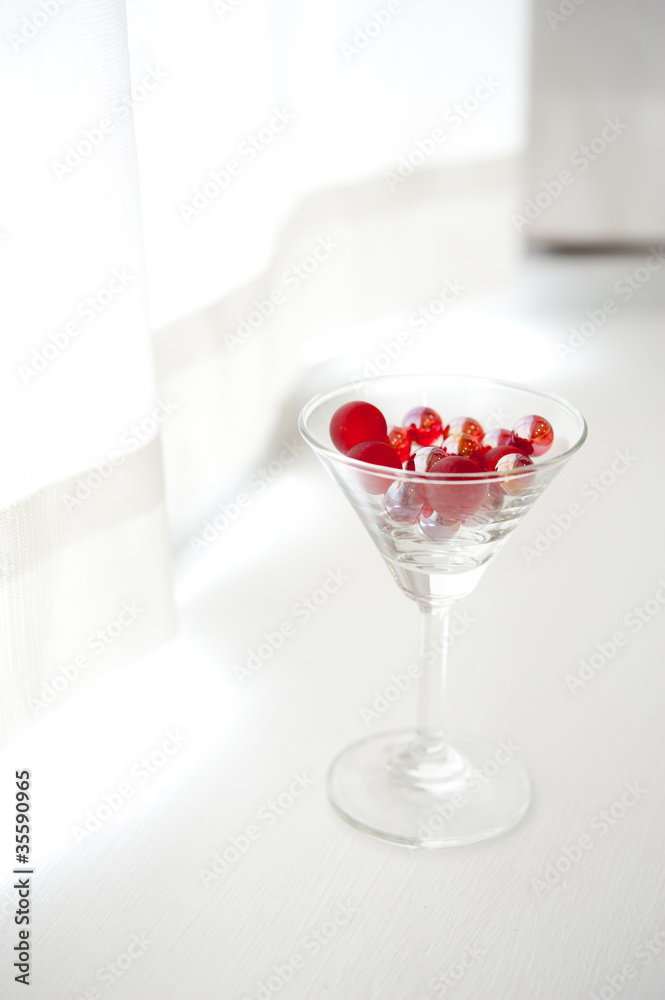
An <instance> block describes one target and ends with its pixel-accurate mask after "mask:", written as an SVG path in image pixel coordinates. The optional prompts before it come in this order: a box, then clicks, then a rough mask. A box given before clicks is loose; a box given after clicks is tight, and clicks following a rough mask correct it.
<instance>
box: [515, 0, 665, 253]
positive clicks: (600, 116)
mask: <svg viewBox="0 0 665 1000" xmlns="http://www.w3.org/2000/svg"><path fill="white" fill-rule="evenodd" d="M533 21H534V23H533V56H532V58H533V65H532V77H533V79H532V108H531V135H532V143H531V151H530V156H529V159H528V162H527V176H526V184H525V192H524V203H523V205H525V204H526V202H527V200H529V199H530V200H532V201H534V202H535V201H537V204H536V206H535V210H534V209H533V208H532V209H531V210H530V214H531V215H532V216H534V218H532V219H528V220H527V222H526V224H524V225H523V226H522V232H524V233H525V235H527V236H528V237H529V238H530V239H534V240H539V241H546V242H552V243H558V244H562V245H579V246H584V245H592V244H631V243H632V244H641V243H648V242H649V241H651V240H661V239H662V238H663V237H664V236H665V199H664V198H663V174H664V173H665V169H664V168H665V59H664V58H663V51H664V49H665V4H663V3H662V0H631V3H626V2H622V0H535V3H534V6H533ZM607 120H609V121H611V122H614V123H615V124H616V126H617V127H616V128H614V127H608V125H607ZM604 131H605V137H606V138H605V139H603V132H604ZM612 133H614V135H613V137H611V136H612ZM594 140H596V141H594ZM598 140H599V141H598ZM608 140H609V141H608ZM583 147H586V149H584V148H583ZM603 147H605V148H603ZM562 170H567V171H568V172H569V176H568V177H566V178H565V180H566V181H567V183H564V184H563V185H562V186H561V191H559V190H558V186H557V179H558V175H559V174H560V172H561V171H562ZM548 186H549V190H548ZM539 195H540V198H539V197H538V196H539ZM548 201H549V204H548ZM522 211H524V209H522Z"/></svg>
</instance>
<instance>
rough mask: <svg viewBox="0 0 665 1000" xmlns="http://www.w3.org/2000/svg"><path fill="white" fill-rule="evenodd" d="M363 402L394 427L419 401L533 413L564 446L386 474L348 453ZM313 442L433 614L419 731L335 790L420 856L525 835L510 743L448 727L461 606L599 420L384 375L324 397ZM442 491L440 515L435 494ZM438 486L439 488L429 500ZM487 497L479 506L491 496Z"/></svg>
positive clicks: (319, 399)
mask: <svg viewBox="0 0 665 1000" xmlns="http://www.w3.org/2000/svg"><path fill="white" fill-rule="evenodd" d="M358 399H362V400H364V401H366V402H369V403H373V404H374V405H375V406H377V407H378V408H379V409H380V410H381V411H382V412H383V414H384V415H385V417H386V419H387V421H388V423H389V424H390V423H394V424H399V422H400V420H401V419H402V417H403V415H404V414H405V413H407V411H409V410H411V409H412V408H413V407H416V406H427V407H431V408H433V409H434V410H436V411H437V412H438V413H440V414H441V416H442V418H443V421H444V424H445V423H446V421H447V420H448V419H450V418H452V417H456V416H462V415H465V416H470V417H474V418H475V419H477V420H479V421H480V422H481V423H482V425H483V427H484V428H485V430H488V429H490V428H491V427H498V426H503V427H507V428H510V427H512V426H513V425H514V423H515V422H516V421H517V420H518V419H519V418H520V417H522V416H524V415H525V414H538V415H539V416H542V417H545V419H547V420H548V421H549V422H550V424H551V425H552V427H553V429H554V443H553V445H552V447H551V449H550V450H549V451H548V452H547V453H546V454H545V455H542V456H540V457H536V458H534V464H533V465H530V466H527V467H526V468H518V469H515V470H514V471H512V472H509V473H507V474H505V473H500V472H493V473H486V472H478V473H474V474H472V475H460V474H447V475H444V476H441V475H433V474H432V473H428V474H426V475H424V474H421V473H418V472H415V471H414V472H409V471H406V470H404V471H402V470H395V469H387V468H380V467H378V466H374V465H368V464H366V463H365V462H360V461H357V460H354V459H351V458H349V457H348V456H346V455H344V454H342V453H341V452H339V451H337V450H336V449H335V448H334V446H333V444H332V441H331V438H330V432H329V426H330V420H331V417H332V416H333V414H334V413H335V411H336V410H337V409H338V408H339V407H340V406H342V405H343V404H345V403H348V402H351V401H353V400H358ZM299 428H300V432H301V434H302V436H303V437H304V439H305V441H306V442H307V443H308V444H309V445H310V446H311V447H312V448H313V450H314V451H315V452H316V454H317V455H318V457H319V459H320V460H321V462H322V463H323V465H324V466H325V468H326V469H327V471H328V472H329V473H330V475H331V476H332V478H333V479H334V480H335V482H336V483H337V485H338V486H339V487H340V489H341V490H342V492H343V493H344V495H345V496H346V498H347V500H348V501H349V503H350V504H351V506H352V507H353V509H354V510H355V511H356V513H357V514H358V515H359V517H360V519H361V521H362V523H363V524H364V526H365V528H366V529H367V531H368V532H369V533H370V535H371V537H372V539H373V541H374V543H375V545H376V546H377V548H378V549H379V552H380V553H381V555H382V556H383V558H384V560H385V562H386V564H387V566H388V569H389V570H390V572H391V573H392V575H393V577H394V579H395V581H396V582H397V584H398V586H399V587H400V589H401V590H402V591H403V593H404V594H405V595H406V596H407V597H409V598H410V599H411V600H413V601H416V602H417V604H418V605H419V607H420V611H421V637H420V646H419V660H418V678H419V679H418V684H419V710H418V720H417V726H416V727H415V728H414V729H411V730H407V731H399V732H389V733H382V734H379V735H375V736H370V737H368V738H365V739H362V740H360V741H359V742H357V743H354V744H353V745H352V746H350V747H347V748H346V749H345V750H344V751H342V753H340V754H339V756H338V757H337V758H336V759H335V761H334V762H333V764H332V766H331V768H330V771H329V774H328V795H329V798H330V800H331V802H332V804H333V806H334V807H335V809H336V810H337V811H338V812H339V813H340V814H341V815H342V816H343V817H344V819H346V820H347V821H348V822H349V823H351V824H352V825H353V826H355V827H357V828H359V829H361V830H363V831H365V832H367V833H370V834H373V835H374V836H376V837H380V838H382V839H384V840H388V841H391V842H393V843H396V844H400V845H403V846H407V847H426V848H435V847H449V846H455V845H462V844H470V843H474V842H476V841H480V840H485V839H487V838H489V837H494V836H496V835H498V834H500V833H503V832H505V831H507V830H509V829H510V828H511V827H513V826H514V825H515V824H516V823H517V822H519V820H520V819H521V818H522V816H523V815H524V813H525V812H526V809H527V807H528V804H529V798H530V790H529V780H528V777H527V774H526V772H525V771H524V768H523V767H522V765H521V764H520V763H519V762H518V761H517V760H516V759H515V755H514V752H513V751H512V750H511V746H510V744H509V743H506V744H504V745H501V744H500V743H499V744H498V745H494V744H492V743H491V742H488V741H487V740H484V739H481V738H477V737H473V736H468V735H464V734H460V733H455V732H450V731H448V729H447V727H446V725H445V724H444V716H443V708H444V687H445V676H446V666H447V651H448V644H449V634H450V631H449V630H450V612H451V607H452V605H453V604H454V602H455V601H458V600H460V599H461V598H463V597H465V596H466V595H467V594H469V593H470V592H471V591H472V590H473V588H474V587H475V586H476V584H477V583H478V581H479V580H480V578H481V576H482V575H483V573H484V572H485V570H486V569H487V567H488V565H489V564H490V562H491V561H492V560H493V559H494V557H495V556H496V554H497V552H498V551H499V549H500V548H501V547H502V545H503V544H504V543H505V542H506V540H507V538H508V537H509V535H510V534H511V532H512V531H513V530H514V529H515V528H516V527H517V525H518V524H519V522H520V520H521V519H522V518H523V517H524V515H525V514H526V513H527V512H528V511H529V510H530V509H531V507H533V505H534V503H535V501H536V499H537V498H538V497H539V496H540V495H541V493H542V492H543V491H544V490H545V489H546V487H547V486H548V485H549V484H550V483H551V482H552V480H553V479H554V477H555V476H556V475H557V474H558V473H559V472H560V471H561V470H562V469H563V467H564V466H565V465H566V463H567V462H568V461H569V459H570V458H571V457H572V456H573V455H574V454H575V452H576V451H577V450H578V449H579V448H580V447H581V446H582V444H583V443H584V440H585V438H586V433H587V429H586V424H585V421H584V418H583V417H582V415H581V414H580V413H579V412H578V410H576V409H575V408H574V407H573V406H571V405H570V404H569V403H567V402H566V401H565V400H563V399H560V398H559V397H557V396H553V395H551V394H549V393H544V392H537V391H536V390H533V389H529V388H527V387H525V386H521V385H515V384H512V383H508V382H497V381H493V380H490V379H483V378H475V377H466V376H453V375H394V376H392V375H391V376H379V377H376V378H373V379H370V380H368V381H366V382H364V383H362V385H360V386H359V385H358V383H353V384H348V385H344V386H341V387H340V388H338V389H334V390H333V391H331V392H327V393H323V394H321V395H318V396H316V397H314V398H313V399H311V400H310V401H309V402H308V403H307V404H306V405H305V406H304V408H303V410H302V412H301V414H300V420H299ZM432 489H435V490H436V491H438V492H437V493H435V494H434V500H435V507H436V510H434V511H433V512H431V513H429V511H430V509H431V508H430V507H429V505H428V504H427V501H425V504H426V505H425V507H424V508H423V509H421V508H422V503H423V498H425V497H427V496H429V497H430V498H432V496H433V494H432V493H431V490H432ZM427 491H430V492H429V493H428V492H427ZM481 494H482V501H481V502H480V506H479V505H478V504H479V497H480V495H481Z"/></svg>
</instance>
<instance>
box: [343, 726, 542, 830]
mask: <svg viewBox="0 0 665 1000" xmlns="http://www.w3.org/2000/svg"><path fill="white" fill-rule="evenodd" d="M446 742H447V748H448V753H449V760H450V762H451V764H453V762H454V764H453V766H451V770H450V773H449V775H448V780H443V781H442V780H441V777H442V776H441V774H440V773H439V774H437V775H436V776H434V777H433V781H432V783H431V784H428V783H427V781H423V780H422V777H418V778H416V779H415V780H414V778H413V777H412V776H411V774H410V772H409V769H408V768H405V767H403V766H400V763H401V762H403V761H405V760H408V759H409V757H410V756H411V755H412V754H413V748H414V747H416V748H417V747H418V737H417V734H416V733H414V732H412V731H405V732H396V733H381V734H379V735H377V736H371V737H369V738H368V739H364V740H361V741H360V742H358V743H354V744H352V746H350V747H347V749H346V750H343V751H342V753H341V754H340V755H339V756H338V757H337V758H336V759H335V761H334V762H333V764H332V766H331V768H330V771H329V773H328V796H329V798H330V801H331V802H332V804H333V806H334V807H335V809H336V810H337V811H338V812H339V813H340V815H341V816H343V817H344V819H345V820H346V821H347V822H348V823H351V825H352V826H355V827H357V828H358V829H359V830H363V831H364V832H365V833H370V834H373V836H375V837H380V838H381V839H382V840H388V841H390V842H391V843H393V844H401V845H402V846H404V847H427V848H434V847H456V846H460V845H462V844H474V843H477V842H478V841H480V840H487V839H488V838H489V837H496V836H498V835H499V834H501V833H505V832H506V831H507V830H510V829H511V827H513V826H515V824H516V823H518V822H519V821H520V819H521V818H522V817H523V816H524V814H525V812H526V810H527V807H528V805H529V799H530V790H529V779H528V777H527V774H526V771H525V770H524V768H523V767H522V765H521V764H519V763H518V762H517V761H516V760H515V754H516V753H517V752H519V748H518V747H515V746H513V744H512V743H510V741H500V742H499V743H496V744H494V743H488V742H485V741H484V740H481V739H478V738H476V737H473V736H465V735H461V734H451V735H450V736H449V737H448V738H447V741H446Z"/></svg>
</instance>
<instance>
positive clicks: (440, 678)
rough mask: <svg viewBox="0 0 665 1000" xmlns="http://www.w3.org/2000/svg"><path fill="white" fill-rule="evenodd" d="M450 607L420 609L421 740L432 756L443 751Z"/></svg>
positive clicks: (419, 697)
mask: <svg viewBox="0 0 665 1000" xmlns="http://www.w3.org/2000/svg"><path fill="white" fill-rule="evenodd" d="M449 644H450V604H444V605H442V606H440V607H437V608H430V607H426V606H425V605H421V606H420V659H419V663H420V680H419V691H418V737H419V742H420V743H421V744H423V746H424V747H425V748H427V749H428V750H429V751H430V752H434V753H436V751H437V750H441V749H443V746H444V739H445V726H444V721H443V713H444V702H445V689H446V669H447V666H448V646H449Z"/></svg>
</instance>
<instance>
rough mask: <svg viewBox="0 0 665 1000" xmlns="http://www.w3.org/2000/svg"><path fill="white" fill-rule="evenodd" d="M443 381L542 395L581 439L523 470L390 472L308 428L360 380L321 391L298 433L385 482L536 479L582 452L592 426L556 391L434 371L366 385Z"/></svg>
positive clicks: (329, 455)
mask: <svg viewBox="0 0 665 1000" xmlns="http://www.w3.org/2000/svg"><path fill="white" fill-rule="evenodd" d="M431 378H439V379H445V380H446V381H449V382H450V381H455V382H472V383H475V384H484V385H487V386H488V387H489V386H492V387H494V388H497V387H499V388H503V389H516V390H518V391H519V392H528V393H530V394H531V395H536V396H541V397H542V398H543V399H548V400H550V401H551V402H554V403H556V404H557V405H559V406H561V407H563V408H564V409H566V410H568V412H569V413H570V414H572V416H573V417H574V418H575V419H576V420H577V421H578V422H579V423H580V425H581V433H580V434H579V436H578V438H577V440H576V441H575V442H574V443H573V444H572V445H570V447H569V448H567V449H566V450H565V451H564V452H562V453H561V454H560V455H554V456H552V457H551V458H546V457H545V458H542V459H540V460H539V461H538V462H534V463H533V464H532V465H527V466H524V467H523V468H521V469H513V470H510V471H508V472H496V471H495V472H485V471H479V472H444V473H434V474H432V473H426V474H425V473H422V472H415V471H411V470H410V469H404V468H401V469H389V468H387V467H386V466H380V465H372V464H371V463H370V462H361V461H360V460H359V459H357V458H349V456H348V455H344V454H343V453H342V452H341V451H337V449H336V448H334V447H332V448H331V447H328V445H326V444H323V443H322V442H320V441H318V440H317V438H315V437H314V435H313V434H312V433H311V432H310V430H309V427H308V425H307V421H308V419H309V417H310V416H311V415H312V414H313V413H314V411H315V410H316V409H317V408H318V407H319V406H321V405H322V404H323V403H327V402H329V401H330V400H331V399H334V398H335V396H341V395H343V394H345V393H346V392H349V391H350V390H354V391H355V390H356V389H358V390H359V391H360V388H361V385H360V384H359V383H358V381H357V380H355V381H353V382H346V383H344V385H341V386H337V388H335V389H329V390H328V391H327V392H319V393H317V394H316V395H315V396H312V397H311V399H309V400H308V401H307V402H306V403H305V405H304V406H303V407H302V409H301V411H300V414H299V416H298V430H299V431H300V433H301V435H302V436H303V438H304V439H305V441H306V442H307V444H308V445H309V446H310V447H311V448H312V450H313V451H315V452H316V453H317V455H320V456H322V457H326V458H329V459H330V460H331V461H333V462H338V463H339V464H341V465H346V466H348V467H349V468H353V469H358V470H359V471H362V472H371V474H372V475H373V476H381V477H383V478H385V479H390V480H394V479H400V480H402V481H404V482H411V483H436V482H439V483H441V482H446V481H448V482H451V483H452V482H465V481H466V482H469V481H473V482H488V483H491V482H497V481H498V480H502V479H505V478H506V477H508V476H510V477H513V476H515V477H524V476H532V475H533V474H534V472H536V471H537V470H540V469H554V468H556V467H557V466H558V465H561V464H563V463H564V462H567V461H568V460H569V459H570V458H572V456H573V455H574V454H575V453H576V452H577V451H579V449H580V448H581V447H582V445H583V444H584V442H585V441H586V438H587V433H588V427H587V422H586V420H585V419H584V417H583V416H582V414H581V413H580V411H579V410H578V409H577V407H576V406H573V404H572V403H569V402H568V400H567V399H564V398H563V396H558V395H557V394H556V393H553V392H543V391H542V390H541V389H534V388H532V387H531V386H528V385H524V384H523V383H521V382H507V381H504V380H503V379H493V378H487V377H486V376H482V375H447V374H446V375H444V374H440V375H437V374H435V373H432V372H428V373H420V374H413V375H412V374H408V373H407V374H398V375H376V376H374V377H372V378H370V379H365V380H364V383H365V384H367V383H371V384H372V385H373V384H375V383H380V382H386V381H388V380H393V381H401V380H403V381H404V382H406V381H407V380H418V379H431Z"/></svg>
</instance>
